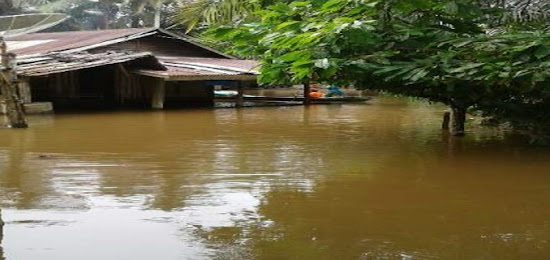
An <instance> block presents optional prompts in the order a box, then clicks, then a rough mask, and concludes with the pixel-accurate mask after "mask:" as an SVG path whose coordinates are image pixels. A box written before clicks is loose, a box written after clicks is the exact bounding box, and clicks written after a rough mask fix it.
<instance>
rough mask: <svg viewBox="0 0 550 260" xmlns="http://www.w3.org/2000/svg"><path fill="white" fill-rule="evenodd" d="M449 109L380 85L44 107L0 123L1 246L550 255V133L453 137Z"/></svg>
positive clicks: (11, 258) (336, 255) (155, 253)
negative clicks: (169, 106) (444, 125)
mask: <svg viewBox="0 0 550 260" xmlns="http://www.w3.org/2000/svg"><path fill="white" fill-rule="evenodd" d="M442 113H443V109H442V108H441V107H437V106H430V105H428V104H425V103H419V102H406V101H403V100H396V99H384V98H380V99H376V100H374V101H372V102H370V104H368V105H317V106H312V107H309V108H304V107H301V106H294V107H264V108H262V107H255V108H246V109H202V110H173V111H161V112H143V111H141V112H105V113H103V112H101V113H88V114H64V115H63V114H58V115H55V116H46V117H37V118H32V119H31V121H30V123H31V128H29V129H27V130H0V205H1V207H2V209H3V217H4V221H5V222H6V226H5V228H4V238H3V241H2V244H1V246H2V247H3V253H2V254H3V257H4V258H5V259H8V260H18V259H25V260H27V259H56V260H59V259H548V258H550V244H549V241H550V160H549V158H550V148H545V147H533V146H529V145H527V144H525V143H523V142H521V141H518V140H516V139H514V138H512V137H508V136H507V135H506V133H502V132H498V131H493V130H487V129H483V128H474V130H472V131H471V132H470V133H469V136H468V137H466V138H464V139H449V138H448V137H447V136H446V135H445V134H443V133H442V132H441V131H440V130H439V126H440V119H441V116H442ZM0 251H1V250H0ZM1 258H2V256H0V259H1Z"/></svg>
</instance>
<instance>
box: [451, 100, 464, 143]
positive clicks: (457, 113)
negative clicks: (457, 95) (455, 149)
mask: <svg viewBox="0 0 550 260" xmlns="http://www.w3.org/2000/svg"><path fill="white" fill-rule="evenodd" d="M451 110H452V111H453V115H452V125H451V134H452V135H454V136H464V124H465V122H466V108H464V107H461V106H456V105H451Z"/></svg>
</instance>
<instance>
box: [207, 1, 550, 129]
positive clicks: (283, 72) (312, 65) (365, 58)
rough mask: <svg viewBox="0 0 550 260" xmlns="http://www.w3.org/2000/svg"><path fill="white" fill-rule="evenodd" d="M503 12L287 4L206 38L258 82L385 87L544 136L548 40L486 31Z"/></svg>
mask: <svg viewBox="0 0 550 260" xmlns="http://www.w3.org/2000/svg"><path fill="white" fill-rule="evenodd" d="M504 11H506V10H503V9H497V8H495V7H494V6H491V5H484V4H482V5H480V4H479V3H478V1H468V0H455V1H429V0H408V1H404V0H403V1H399V0H387V1H381V0H380V1H376V0H328V1H295V2H292V3H290V4H288V5H286V4H274V5H271V6H269V7H267V8H265V9H263V10H260V11H258V12H256V13H255V15H256V16H257V17H261V19H251V20H249V21H241V22H239V23H236V24H232V25H228V26H221V27H218V28H215V29H212V30H211V31H210V32H209V34H208V35H209V36H210V37H215V38H218V39H222V40H227V41H229V42H231V43H232V45H233V48H232V52H233V54H235V55H238V56H242V57H258V58H260V59H261V61H262V64H263V67H262V75H261V77H260V79H259V80H260V81H261V82H262V83H268V84H287V83H302V82H307V81H320V82H330V83H336V84H341V85H348V86H355V87H357V88H369V89H377V90H383V91H386V92H391V93H396V94H401V95H408V96H413V97H420V98H425V99H428V100H430V101H435V102H442V103H444V104H448V105H450V106H452V107H454V108H459V109H462V110H466V109H468V108H475V109H478V110H480V111H481V112H482V113H483V114H484V115H485V116H488V117H491V118H492V119H493V120H497V121H500V122H504V121H505V122H509V123H511V124H512V125H514V126H516V127H518V128H523V129H529V130H531V131H537V132H550V123H545V122H550V86H549V83H550V82H549V79H550V73H549V71H550V70H549V68H548V66H549V65H550V34H549V33H547V32H545V31H533V32H520V31H513V30H511V29H506V30H503V29H502V27H498V28H501V29H500V31H501V33H500V34H495V35H489V34H487V33H486V32H487V31H489V30H488V29H492V28H489V27H488V26H490V25H491V24H495V19H498V18H499V17H500V15H501V14H502V12H504ZM501 25H502V24H499V26H501ZM510 28H511V27H510ZM547 111H549V112H547Z"/></svg>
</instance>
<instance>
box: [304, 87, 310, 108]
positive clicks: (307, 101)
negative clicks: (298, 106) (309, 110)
mask: <svg viewBox="0 0 550 260" xmlns="http://www.w3.org/2000/svg"><path fill="white" fill-rule="evenodd" d="M310 91H311V85H309V82H305V83H304V105H306V106H309V105H311V98H310V97H309V92H310Z"/></svg>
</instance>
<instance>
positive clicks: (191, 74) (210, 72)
mask: <svg viewBox="0 0 550 260" xmlns="http://www.w3.org/2000/svg"><path fill="white" fill-rule="evenodd" d="M159 60H160V61H161V63H162V64H163V65H164V66H165V67H166V68H167V70H165V71H154V70H137V71H135V73H137V74H141V75H147V76H152V77H159V78H164V79H165V80H254V79H255V78H256V77H257V75H258V74H259V72H258V71H257V67H258V62H257V61H253V60H231V59H215V58H186V57H161V58H159Z"/></svg>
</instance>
